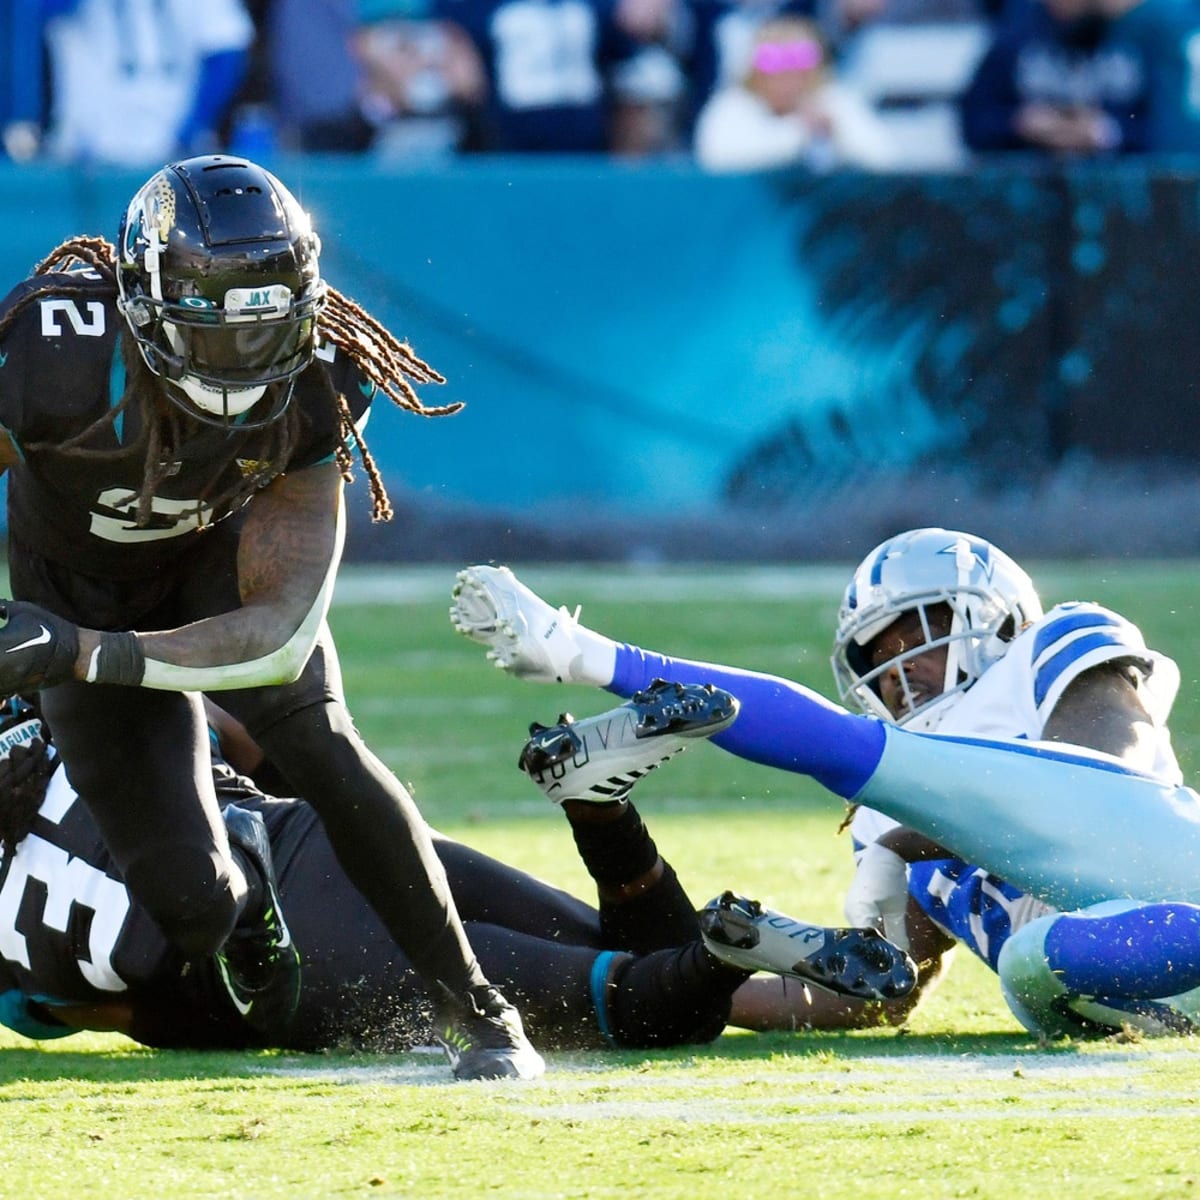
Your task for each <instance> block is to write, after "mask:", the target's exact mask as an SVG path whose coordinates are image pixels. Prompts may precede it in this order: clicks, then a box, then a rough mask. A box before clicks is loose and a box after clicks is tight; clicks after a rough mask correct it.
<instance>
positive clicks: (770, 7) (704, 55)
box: [671, 0, 815, 142]
mask: <svg viewBox="0 0 1200 1200" xmlns="http://www.w3.org/2000/svg"><path fill="white" fill-rule="evenodd" d="M814 9H815V0H684V4H683V7H682V8H681V10H680V11H679V14H678V17H679V19H678V21H677V23H676V24H675V25H674V27H673V30H672V36H671V45H672V47H673V48H674V50H675V52H676V53H677V54H678V55H679V58H680V59H681V61H682V62H683V64H684V70H685V72H686V75H687V99H686V104H685V106H684V113H683V122H684V129H685V132H686V135H687V139H688V141H689V142H690V141H691V139H692V134H693V131H694V129H695V125H696V119H697V118H698V117H699V115H700V111H701V109H703V108H704V106H705V104H707V103H708V101H709V99H710V98H711V97H712V96H714V95H715V94H716V93H717V92H718V91H719V90H720V89H721V88H724V87H730V86H733V85H736V84H740V83H741V82H742V79H743V76H744V74H745V69H746V63H747V62H748V61H749V58H750V55H751V53H752V51H753V47H754V37H755V34H756V33H757V32H758V30H759V27H760V26H761V25H762V24H763V23H764V22H766V21H769V20H771V19H773V18H774V17H784V16H797V17H811V16H812V15H813V13H814Z"/></svg>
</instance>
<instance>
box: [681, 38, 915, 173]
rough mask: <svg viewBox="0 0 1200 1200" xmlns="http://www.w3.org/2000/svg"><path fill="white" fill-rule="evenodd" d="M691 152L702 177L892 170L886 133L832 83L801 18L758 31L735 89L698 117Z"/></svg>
mask: <svg viewBox="0 0 1200 1200" xmlns="http://www.w3.org/2000/svg"><path fill="white" fill-rule="evenodd" d="M695 149H696V157H697V160H698V161H699V163H700V165H701V166H702V167H704V168H705V169H706V170H710V171H753V170H760V169H763V168H766V167H781V166H786V165H788V164H791V163H802V164H804V165H805V166H807V167H810V168H812V169H814V170H828V169H830V168H833V167H844V166H851V167H864V168H868V169H873V170H886V169H888V168H891V167H894V166H895V165H896V155H895V151H894V149H893V147H892V145H891V142H890V140H889V138H888V134H887V130H886V129H885V128H884V127H883V125H882V123H881V122H880V121H879V119H878V118H877V117H876V115H875V113H874V112H873V111H872V109H871V107H870V105H868V104H867V103H866V102H865V101H864V100H863V99H862V97H861V96H859V95H858V94H857V93H856V92H854V91H853V90H851V89H850V88H847V87H846V86H845V85H843V84H842V83H840V82H839V81H838V80H837V78H836V76H835V74H834V72H833V69H832V67H831V65H830V62H829V57H828V52H827V50H826V48H825V45H824V43H823V41H822V39H821V36H820V33H819V32H818V29H817V26H816V24H815V23H814V22H812V21H809V20H805V19H804V18H802V17H779V18H777V19H775V20H772V21H767V22H766V23H765V24H764V25H763V26H762V27H761V28H760V29H759V30H758V33H757V34H756V35H755V38H754V42H753V45H752V48H751V51H750V59H749V65H748V66H747V68H746V69H745V71H744V73H743V77H742V81H741V82H740V83H738V84H735V85H733V86H730V87H724V88H722V89H721V90H720V91H718V92H717V93H716V95H714V96H713V97H712V99H711V100H709V102H708V103H707V104H706V105H705V106H704V109H703V110H702V111H701V113H700V118H699V120H698V121H697V123H696V137H695Z"/></svg>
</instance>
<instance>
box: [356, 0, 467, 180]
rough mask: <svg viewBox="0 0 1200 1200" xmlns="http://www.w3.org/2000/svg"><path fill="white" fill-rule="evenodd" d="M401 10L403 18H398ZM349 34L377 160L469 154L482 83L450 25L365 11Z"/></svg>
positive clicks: (384, 8)
mask: <svg viewBox="0 0 1200 1200" xmlns="http://www.w3.org/2000/svg"><path fill="white" fill-rule="evenodd" d="M406 8H407V11H408V14H409V15H405V9H406ZM364 11H365V12H366V14H367V17H368V19H365V20H364V21H363V23H362V25H361V27H360V28H359V30H358V32H357V33H356V34H355V38H354V48H355V53H356V55H357V58H358V61H359V63H360V64H361V67H362V72H363V87H364V93H363V101H362V104H363V112H364V113H365V115H366V118H367V120H368V121H370V123H371V125H372V127H373V128H374V131H375V132H374V140H373V141H372V152H373V153H374V154H376V155H378V156H379V157H380V158H383V159H389V160H390V159H410V160H411V159H412V158H414V157H424V158H428V157H430V156H440V155H446V154H449V153H453V152H455V151H458V150H462V149H473V148H476V147H477V144H478V134H477V131H476V126H475V117H476V115H477V114H478V113H479V111H480V109H481V107H482V105H483V101H484V98H485V97H486V95H487V78H486V76H485V74H484V69H483V63H482V61H481V59H480V57H479V53H478V52H477V51H476V49H475V46H474V44H473V43H472V42H471V40H470V38H469V37H468V36H467V35H466V33H465V32H464V31H463V30H461V29H460V28H459V27H458V26H457V25H452V24H450V23H448V22H444V21H434V20H430V19H428V18H422V17H420V16H416V15H412V14H413V6H411V5H407V6H405V5H399V4H396V3H384V4H380V3H378V2H376V3H373V4H372V5H370V6H369V8H365V9H364Z"/></svg>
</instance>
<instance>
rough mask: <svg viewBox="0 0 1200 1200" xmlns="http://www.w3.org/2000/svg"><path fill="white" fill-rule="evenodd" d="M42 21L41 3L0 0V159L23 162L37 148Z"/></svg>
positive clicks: (41, 104) (41, 107)
mask: <svg viewBox="0 0 1200 1200" xmlns="http://www.w3.org/2000/svg"><path fill="white" fill-rule="evenodd" d="M44 19H45V17H44V13H43V11H42V3H41V0H0V159H3V158H10V159H12V160H14V161H15V162H27V161H28V160H29V159H31V158H33V157H34V156H35V155H36V154H37V153H38V150H39V148H40V145H41V140H42V130H43V126H44V123H45V80H44V78H43V68H44V61H43V60H44V53H43V47H42V24H43V21H44Z"/></svg>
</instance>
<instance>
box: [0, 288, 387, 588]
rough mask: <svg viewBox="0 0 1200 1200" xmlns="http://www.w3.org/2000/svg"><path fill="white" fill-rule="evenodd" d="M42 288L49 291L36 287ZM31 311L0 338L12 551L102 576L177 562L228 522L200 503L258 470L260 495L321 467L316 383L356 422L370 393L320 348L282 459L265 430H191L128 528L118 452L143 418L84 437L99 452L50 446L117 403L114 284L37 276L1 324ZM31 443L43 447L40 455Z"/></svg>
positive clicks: (127, 475)
mask: <svg viewBox="0 0 1200 1200" xmlns="http://www.w3.org/2000/svg"><path fill="white" fill-rule="evenodd" d="M45 289H49V290H45ZM34 291H38V292H39V293H40V294H39V295H38V297H37V299H34V300H31V301H29V302H27V303H26V304H25V306H24V308H22V310H21V311H20V313H19V314H18V316H17V317H16V319H15V321H14V323H13V325H12V326H11V327H10V328H9V329H8V331H7V332H6V333H5V335H4V338H3V341H2V342H0V425H2V426H3V427H4V429H5V430H7V432H8V433H9V435H10V436H11V437H12V439H13V441H14V442H15V443H16V446H17V449H18V450H19V451H20V453H21V456H22V460H21V462H20V463H18V464H17V465H16V466H14V467H13V468H12V469H11V471H10V480H9V488H8V520H9V528H10V530H11V531H12V533H13V535H14V537H15V538H16V540H17V541H18V543H19V544H20V545H22V546H24V547H27V548H28V549H29V550H31V551H32V552H34V553H35V554H37V555H38V556H40V557H42V558H45V559H49V560H51V561H53V562H57V563H61V564H63V565H65V566H68V567H70V568H72V569H73V570H75V571H79V572H82V573H84V574H87V575H93V576H98V577H101V578H106V579H124V580H133V579H138V578H144V577H146V576H150V575H153V574H155V573H156V572H157V571H159V570H160V569H162V568H164V567H166V566H169V565H170V564H171V563H173V562H175V561H177V560H178V559H179V558H180V557H181V556H182V555H184V554H186V553H187V551H188V548H189V546H190V544H191V543H192V542H193V541H194V539H195V538H196V536H197V535H198V532H199V530H200V529H201V527H202V526H205V525H211V524H212V523H214V522H216V521H219V520H221V519H222V518H224V517H226V516H228V515H229V513H228V510H227V509H226V510H225V511H213V510H212V509H211V508H210V507H208V506H206V505H205V504H204V503H203V502H202V498H203V497H205V496H219V495H221V494H223V493H225V491H226V490H227V488H228V487H229V486H231V485H232V484H234V483H235V482H237V480H238V479H239V478H244V477H246V476H248V475H251V474H254V475H257V476H259V477H260V478H261V480H262V482H263V484H264V485H265V484H266V483H268V482H269V481H270V480H271V479H273V478H275V477H276V476H278V475H281V474H283V473H285V472H287V471H294V470H297V469H299V468H302V467H306V466H311V465H313V464H315V463H318V462H322V461H326V460H328V459H329V457H330V456H331V455H332V454H333V452H334V450H335V447H336V445H337V434H338V417H337V414H336V413H335V412H334V411H333V410H332V406H331V405H330V404H329V400H328V393H327V391H326V390H325V389H324V388H323V387H322V385H321V380H320V378H319V373H320V372H328V373H329V377H330V382H331V383H332V384H333V388H334V391H335V392H339V393H341V394H343V395H345V397H346V399H347V402H348V403H349V405H350V411H351V414H352V415H353V417H354V419H355V421H357V422H359V423H361V422H362V420H363V418H364V417H365V414H366V412H367V410H368V407H369V405H370V402H371V398H372V395H373V393H374V389H373V387H372V386H371V385H370V384H369V383H367V382H366V381H364V380H363V378H362V377H361V375H360V374H359V373H358V371H357V368H355V366H354V364H353V363H352V362H351V361H350V360H349V359H348V358H347V357H346V356H345V355H343V354H340V353H338V352H337V351H336V349H335V348H334V347H333V346H322V347H319V348H318V350H317V355H316V358H315V359H314V361H313V363H312V365H311V366H310V367H309V368H308V369H307V370H306V371H305V372H304V373H303V374H301V375H300V376H299V377H298V379H297V380H296V384H295V394H294V396H293V399H292V404H293V405H295V406H297V407H298V408H299V411H300V416H301V432H300V436H299V439H298V441H297V443H296V446H295V448H294V449H293V451H292V452H291V453H290V455H289V456H288V459H287V461H286V462H267V461H265V456H264V451H265V449H266V447H268V446H269V444H270V439H271V431H270V429H266V430H246V431H238V430H237V429H236V427H235V428H233V429H232V430H231V429H228V428H225V427H215V426H211V425H205V424H202V423H200V422H187V426H188V430H189V432H188V433H187V434H186V435H185V438H184V440H183V442H182V444H181V445H179V446H176V447H173V448H172V450H171V460H172V461H171V462H170V464H169V467H168V473H167V476H166V478H165V479H164V480H163V481H162V483H161V484H160V485H159V486H158V489H157V493H156V495H155V497H154V500H153V505H152V514H151V518H150V521H149V523H148V524H147V525H145V526H143V527H138V525H137V524H136V522H135V519H134V506H135V503H136V497H137V494H138V493H139V491H140V489H141V484H142V478H143V474H144V459H143V456H142V454H141V453H140V452H138V451H136V450H134V451H133V452H131V453H126V454H122V453H120V450H121V448H122V447H128V446H130V444H131V443H132V442H133V441H134V440H135V439H136V438H137V435H138V432H139V414H138V413H137V412H135V411H131V410H132V409H133V407H134V406H130V410H127V411H126V412H123V413H121V414H120V416H119V417H118V418H117V419H116V420H115V421H114V422H112V423H111V424H109V425H106V426H105V427H103V429H101V430H98V431H97V432H96V433H95V434H93V435H92V436H91V437H90V438H89V440H88V441H87V443H86V448H87V449H89V450H93V451H110V452H111V453H106V454H102V455H98V454H87V455H83V456H80V455H72V456H69V457H68V456H67V455H65V454H63V453H62V452H60V451H58V450H57V449H55V448H56V447H58V446H60V445H62V444H63V443H64V442H65V441H67V440H68V439H70V438H73V437H75V436H77V435H78V434H80V433H81V432H83V431H84V430H85V429H87V428H88V427H89V426H90V425H92V423H93V422H95V421H97V420H98V419H99V418H101V417H103V416H104V415H105V413H107V412H109V411H110V410H111V409H112V408H113V406H115V405H116V404H117V403H119V401H120V399H121V397H122V395H123V394H124V388H125V368H124V360H123V357H122V350H121V343H122V339H121V336H120V335H121V332H122V330H123V329H124V328H125V323H124V318H123V317H122V316H121V314H120V311H119V310H118V308H117V305H116V290H115V287H114V285H113V284H112V283H111V282H109V281H107V280H105V279H104V278H103V277H102V276H101V275H100V274H99V273H98V272H96V271H95V270H92V269H91V268H85V269H80V270H73V271H68V272H63V273H60V274H50V275H43V276H35V277H32V278H30V279H27V280H25V281H24V282H23V283H21V284H20V285H18V286H17V287H16V288H15V289H14V290H13V291H12V292H10V293H9V295H8V296H7V297H6V298H5V300H4V301H3V303H0V319H2V318H3V317H4V315H5V314H7V313H8V312H10V311H11V310H12V309H13V308H14V307H15V306H16V305H17V304H18V303H20V302H21V300H22V299H25V298H26V297H28V296H29V295H30V294H31V293H32V292H34ZM38 447H40V448H38Z"/></svg>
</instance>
